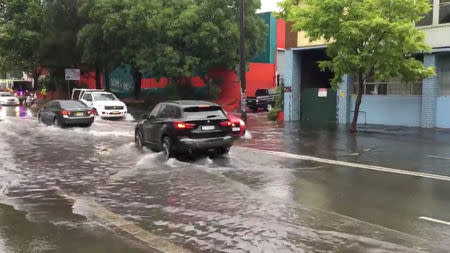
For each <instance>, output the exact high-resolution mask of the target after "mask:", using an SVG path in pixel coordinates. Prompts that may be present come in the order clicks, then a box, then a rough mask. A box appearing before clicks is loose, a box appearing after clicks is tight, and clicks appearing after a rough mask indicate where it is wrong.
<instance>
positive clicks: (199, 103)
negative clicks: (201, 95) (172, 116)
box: [165, 100, 219, 107]
mask: <svg viewBox="0 0 450 253" xmlns="http://www.w3.org/2000/svg"><path fill="white" fill-rule="evenodd" d="M165 104H175V105H178V106H180V107H193V106H219V105H218V104H215V103H212V102H209V101H201V100H177V101H169V102H165Z"/></svg>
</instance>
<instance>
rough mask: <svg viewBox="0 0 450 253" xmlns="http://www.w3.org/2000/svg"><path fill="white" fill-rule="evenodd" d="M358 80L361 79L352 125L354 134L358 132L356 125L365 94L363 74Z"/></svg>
mask: <svg viewBox="0 0 450 253" xmlns="http://www.w3.org/2000/svg"><path fill="white" fill-rule="evenodd" d="M358 79H359V81H358V96H357V97H356V103H355V113H354V115H353V121H352V125H351V127H350V132H352V133H356V132H357V130H356V125H357V124H358V116H359V108H360V107H361V100H362V95H363V93H364V79H363V74H362V72H360V73H359V77H358Z"/></svg>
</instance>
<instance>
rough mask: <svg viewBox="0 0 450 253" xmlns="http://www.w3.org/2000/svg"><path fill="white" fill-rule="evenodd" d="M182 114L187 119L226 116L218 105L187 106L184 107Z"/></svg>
mask: <svg viewBox="0 0 450 253" xmlns="http://www.w3.org/2000/svg"><path fill="white" fill-rule="evenodd" d="M183 116H184V117H185V118H186V119H188V120H191V119H202V120H203V119H214V118H226V117H227V116H226V114H225V113H224V112H223V110H222V108H221V107H219V106H205V107H198V106H196V107H189V108H185V109H184V113H183Z"/></svg>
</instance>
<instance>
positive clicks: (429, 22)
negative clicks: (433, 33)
mask: <svg viewBox="0 0 450 253" xmlns="http://www.w3.org/2000/svg"><path fill="white" fill-rule="evenodd" d="M441 1H442V0H441ZM433 2H434V0H430V5H431V10H430V12H429V13H428V14H427V15H425V17H423V19H421V20H420V21H418V22H416V26H427V25H432V24H433Z"/></svg>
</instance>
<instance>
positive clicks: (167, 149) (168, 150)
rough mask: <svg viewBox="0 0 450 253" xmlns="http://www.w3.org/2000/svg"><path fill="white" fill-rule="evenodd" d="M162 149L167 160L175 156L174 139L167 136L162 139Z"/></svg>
mask: <svg viewBox="0 0 450 253" xmlns="http://www.w3.org/2000/svg"><path fill="white" fill-rule="evenodd" d="M162 151H163V154H164V157H165V158H166V160H169V159H170V158H171V157H172V156H173V151H172V141H171V140H170V138H169V137H167V136H165V137H164V138H163V140H162Z"/></svg>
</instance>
